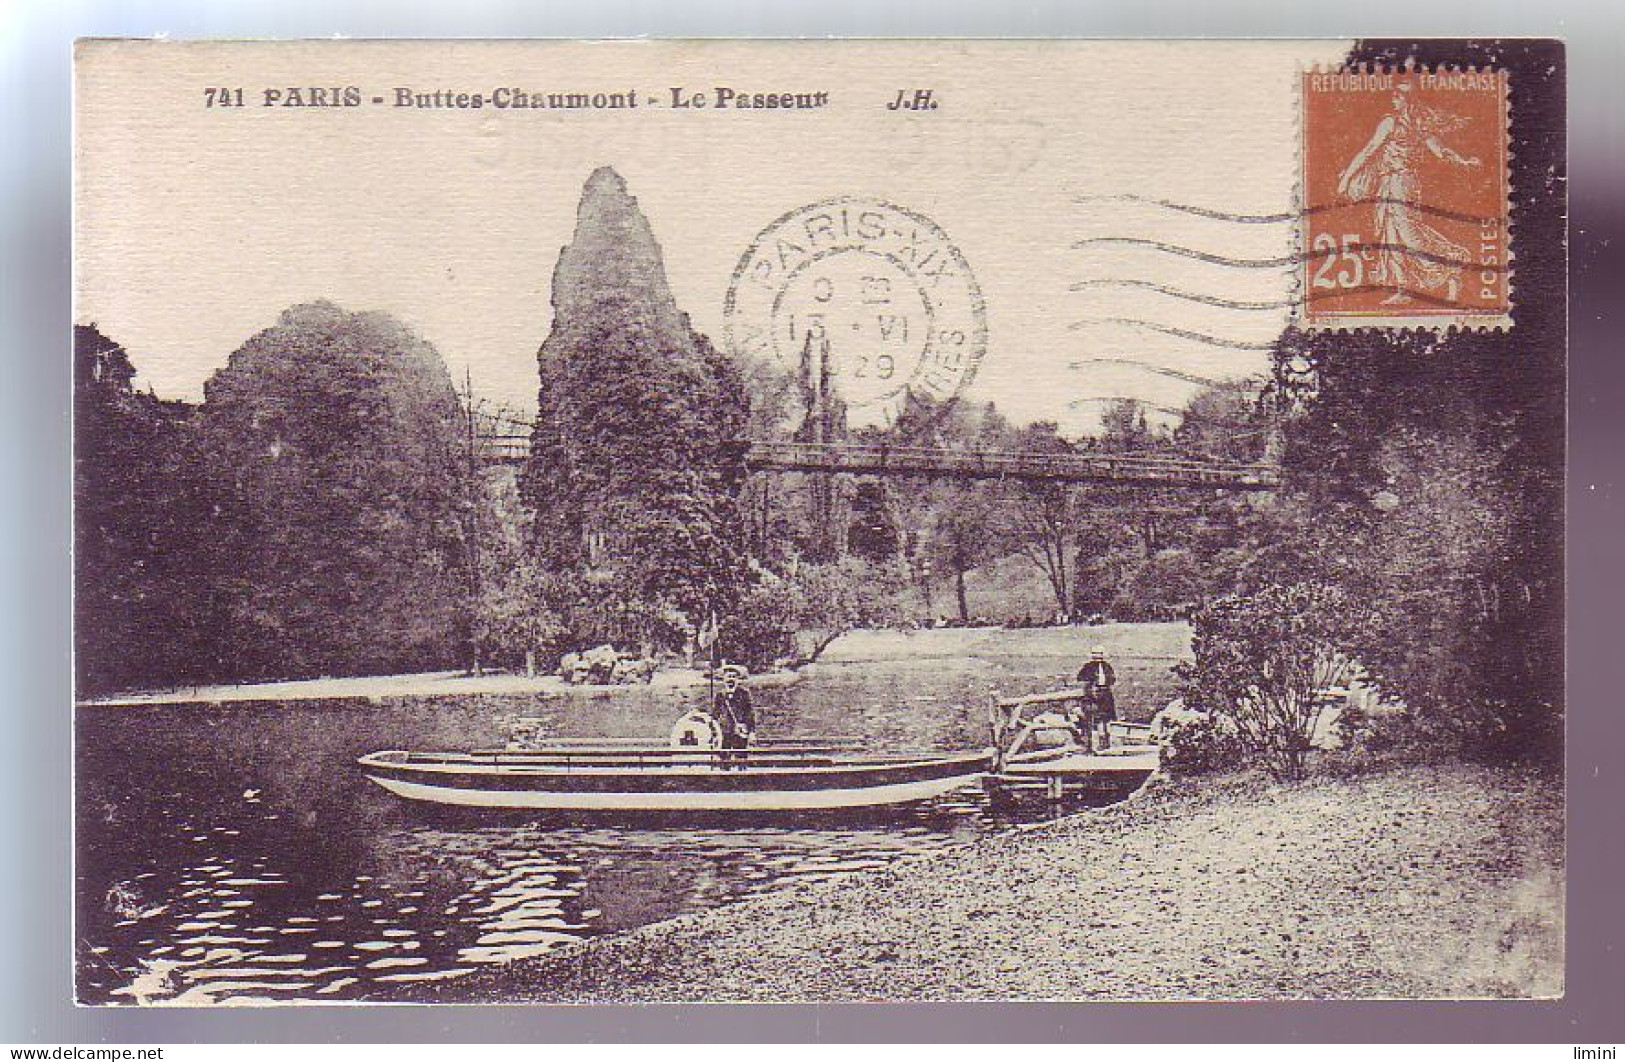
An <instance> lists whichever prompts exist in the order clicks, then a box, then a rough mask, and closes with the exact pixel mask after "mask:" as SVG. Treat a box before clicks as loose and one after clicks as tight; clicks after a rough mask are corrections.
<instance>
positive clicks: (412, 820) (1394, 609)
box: [72, 40, 1567, 1006]
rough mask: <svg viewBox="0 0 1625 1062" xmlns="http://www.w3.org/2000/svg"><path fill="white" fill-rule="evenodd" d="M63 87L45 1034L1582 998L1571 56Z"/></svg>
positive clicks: (417, 76) (264, 72) (129, 69)
mask: <svg viewBox="0 0 1625 1062" xmlns="http://www.w3.org/2000/svg"><path fill="white" fill-rule="evenodd" d="M75 77H76V99H75V134H74V135H75V152H76V155H75V173H76V189H75V195H76V214H75V219H74V225H75V250H74V255H75V260H74V272H75V296H76V304H75V317H74V321H73V336H72V340H73V348H72V349H73V353H72V356H73V358H74V374H75V375H74V432H75V454H74V476H75V479H74V491H75V513H74V546H75V565H76V568H75V574H76V586H75V680H76V689H77V693H76V698H75V701H76V703H75V705H74V709H73V710H74V720H75V735H76V738H75V742H76V757H75V778H74V792H75V800H76V807H75V815H76V823H77V828H76V831H75V837H74V853H73V857H74V874H75V889H76V892H75V911H76V917H75V922H74V929H75V944H74V946H75V956H74V963H75V970H76V991H75V997H76V999H77V1001H78V1002H79V1003H81V1004H84V1005H94V1006H106V1005H115V1006H116V1005H180V1006H208V1005H223V1004H238V1005H240V1004H319V1003H346V1004H357V1003H402V1002H407V1003H413V1002H436V1003H488V1002H503V1003H525V1002H649V1001H715V1002H726V1001H782V1002H790V1001H914V1000H950V1001H952V1000H1067V1001H1084V1000H1184V999H1210V1000H1255V999H1300V998H1311V999H1353V998H1385V999H1394V998H1398V999H1438V998H1551V997H1555V996H1559V995H1561V994H1562V993H1563V989H1564V952H1563V939H1564V935H1563V934H1564V896H1565V877H1564V866H1565V863H1564V840H1563V838H1564V834H1563V820H1564V778H1563V771H1562V745H1563V734H1564V714H1563V713H1564V696H1563V694H1564V689H1563V657H1564V643H1563V607H1562V602H1563V577H1562V574H1563V522H1562V521H1563V505H1562V495H1561V488H1562V482H1563V470H1564V459H1565V455H1564V382H1565V367H1566V366H1565V327H1564V322H1565V314H1566V305H1565V298H1566V232H1565V221H1564V219H1565V216H1566V209H1567V204H1566V184H1565V172H1564V164H1565V146H1564V130H1565V119H1564V92H1565V88H1564V53H1563V48H1562V46H1561V44H1559V43H1557V42H1553V41H1541V40H1512V41H1452V40H1426V41H1414V42H1405V41H1382V42H1369V41H1355V40H1311V41H1302V40H1300V41H1293V40H1272V41H1239V40H1238V41H1135V42H1129V41H1112V42H1104V41H1101V42H1089V41H1030V40H1029V41H971V40H952V41H949V40H942V41H783V40H781V41H728V42H720V41H663V42H652V41H600V42H558V41H554V42H542V41H514V40H506V41H471V40H460V41H284V42H249V41H235V42H228V41H218V42H170V41H150V40H87V41H82V42H80V43H79V45H78V48H77V52H76V57H75Z"/></svg>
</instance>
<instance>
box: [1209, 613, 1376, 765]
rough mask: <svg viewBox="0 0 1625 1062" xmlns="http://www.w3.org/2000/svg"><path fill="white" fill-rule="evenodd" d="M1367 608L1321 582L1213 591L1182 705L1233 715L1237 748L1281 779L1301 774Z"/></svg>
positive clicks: (1346, 670) (1350, 664) (1343, 677)
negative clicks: (1223, 593)
mask: <svg viewBox="0 0 1625 1062" xmlns="http://www.w3.org/2000/svg"><path fill="white" fill-rule="evenodd" d="M1367 619H1368V614H1367V611H1366V610H1365V609H1364V608H1363V607H1362V606H1361V605H1360V604H1359V603H1358V602H1356V601H1355V600H1354V599H1353V598H1352V597H1350V596H1349V595H1348V594H1347V593H1345V592H1344V591H1343V590H1341V589H1339V588H1337V587H1333V586H1328V585H1325V584H1312V583H1297V584H1293V585H1291V586H1279V585H1278V586H1270V587H1266V588H1265V589H1264V590H1261V591H1260V592H1259V593H1257V594H1254V595H1251V596H1241V595H1232V596H1227V597H1222V598H1219V599H1218V600H1216V601H1213V602H1212V603H1210V604H1209V605H1207V606H1206V607H1205V608H1203V609H1202V610H1200V611H1199V612H1197V613H1196V614H1195V615H1194V616H1193V617H1192V619H1191V626H1192V636H1191V648H1192V651H1193V653H1194V655H1195V658H1196V659H1195V663H1194V664H1189V665H1181V666H1180V668H1179V669H1178V670H1179V671H1180V674H1181V677H1182V678H1183V679H1184V689H1183V691H1182V696H1183V700H1184V702H1185V705H1186V706H1187V707H1188V708H1193V709H1195V710H1197V711H1201V712H1207V713H1211V714H1215V715H1218V716H1222V717H1225V718H1227V719H1229V720H1230V721H1231V722H1232V723H1233V724H1234V725H1235V730H1236V735H1237V738H1238V740H1239V742H1240V747H1241V748H1242V749H1243V750H1244V751H1245V753H1246V755H1248V756H1250V757H1252V758H1254V759H1256V760H1257V762H1258V763H1260V764H1261V765H1262V766H1263V767H1264V768H1265V769H1266V770H1268V771H1269V772H1270V773H1271V774H1273V775H1274V776H1276V777H1277V778H1287V779H1290V778H1300V777H1302V776H1303V773H1304V767H1305V762H1306V760H1307V758H1308V755H1309V752H1310V750H1311V748H1312V747H1313V745H1312V743H1311V738H1312V736H1313V732H1314V726H1315V721H1316V719H1317V718H1318V716H1319V713H1320V710H1321V694H1320V691H1322V690H1325V689H1327V688H1329V687H1332V686H1339V685H1342V684H1344V683H1345V682H1346V681H1347V680H1348V677H1349V675H1350V674H1351V671H1352V668H1353V666H1354V665H1353V661H1352V658H1351V656H1350V651H1351V648H1352V646H1353V644H1354V643H1355V642H1357V641H1359V640H1360V637H1361V634H1360V631H1361V627H1362V626H1363V625H1364V623H1365V622H1367Z"/></svg>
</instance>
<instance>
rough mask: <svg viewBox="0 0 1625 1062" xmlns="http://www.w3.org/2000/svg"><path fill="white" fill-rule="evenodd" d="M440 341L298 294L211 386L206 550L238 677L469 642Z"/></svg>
mask: <svg viewBox="0 0 1625 1062" xmlns="http://www.w3.org/2000/svg"><path fill="white" fill-rule="evenodd" d="M460 421H461V416H460V412H459V405H458V400H457V395H456V392H455V390H454V389H453V387H452V383H451V379H450V377H449V375H448V374H447V372H446V369H445V365H444V364H443V363H442V362H441V360H440V355H439V354H438V353H437V352H436V351H435V350H434V348H433V347H431V346H430V345H429V344H427V343H425V342H424V341H423V340H421V339H419V338H418V337H416V336H415V335H413V334H412V333H411V332H410V331H409V330H408V329H407V328H406V327H405V326H404V325H402V324H401V323H400V322H398V321H396V320H394V319H393V318H391V317H389V316H387V315H384V314H379V313H348V312H346V311H344V310H342V309H340V308H339V307H337V306H335V305H333V304H332V303H329V302H318V303H312V304H308V305H303V306H296V307H294V308H292V309H290V310H288V311H286V312H284V313H283V314H282V316H281V319H280V320H279V321H278V323H277V325H276V326H275V327H273V328H270V329H267V330H266V331H264V332H261V333H259V334H258V335H256V336H254V337H253V338H252V339H250V340H249V341H248V342H247V343H245V344H243V346H242V347H240V348H239V349H238V350H237V351H236V352H235V353H233V354H232V355H231V358H230V360H229V362H228V363H227V365H226V366H225V368H223V369H221V370H220V371H218V372H217V373H215V374H214V376H213V377H212V378H211V379H210V380H209V381H208V383H207V385H206V387H205V401H204V405H203V408H202V410H201V412H200V414H199V417H198V433H199V439H200V442H201V453H202V454H203V462H204V473H205V478H206V485H207V489H208V491H209V494H210V498H211V503H212V514H213V515H212V519H211V521H210V523H209V528H208V536H207V541H206V542H205V543H204V545H203V547H202V549H201V550H200V553H201V555H202V556H203V557H204V558H205V561H204V563H205V567H206V569H207V570H209V571H211V572H213V573H215V575H214V578H215V582H214V586H213V587H212V592H211V594H210V598H211V607H210V610H209V612H210V615H211V617H212V619H213V621H214V622H216V623H217V624H218V629H219V632H220V637H221V641H222V645H223V647H224V651H225V659H226V660H229V661H230V663H231V666H232V669H233V671H234V673H235V677H239V678H270V677H283V676H293V675H318V674H353V673H365V672H375V671H392V670H400V669H423V668H426V667H443V666H447V665H449V664H451V663H453V662H455V661H456V660H458V659H459V658H461V657H462V656H463V654H464V653H465V652H466V649H467V646H468V644H469V613H470V601H469V590H470V575H471V571H470V567H469V557H468V553H467V550H466V541H465V533H466V528H467V523H466V512H467V508H468V506H469V505H470V504H471V499H470V497H469V493H468V490H469V483H468V481H467V474H466V472H467V460H466V454H465V453H464V451H463V447H464V446H465V445H466V444H465V442H464V438H463V433H462V430H461V423H460Z"/></svg>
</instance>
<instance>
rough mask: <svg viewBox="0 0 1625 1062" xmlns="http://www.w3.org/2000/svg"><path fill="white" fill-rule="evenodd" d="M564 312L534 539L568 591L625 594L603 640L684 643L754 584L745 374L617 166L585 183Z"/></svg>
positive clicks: (559, 302) (538, 434) (547, 402)
mask: <svg viewBox="0 0 1625 1062" xmlns="http://www.w3.org/2000/svg"><path fill="white" fill-rule="evenodd" d="M553 309H554V319H553V330H552V332H551V334H550V335H549V336H548V338H547V341H546V342H545V343H544V344H543V345H542V348H541V351H540V353H539V355H538V368H539V372H540V378H541V382H540V388H539V391H538V416H537V422H536V430H535V434H534V437H533V447H532V455H531V459H530V461H529V462H528V463H527V465H526V466H525V469H524V471H523V474H522V476H521V480H520V489H521V493H522V496H523V497H524V499H525V502H526V504H527V505H528V506H529V507H530V508H531V509H532V510H533V511H534V512H535V513H536V515H537V519H536V520H535V521H534V523H533V525H532V526H533V533H532V548H533V550H534V553H535V555H536V557H537V559H538V561H539V562H540V563H541V564H542V566H543V567H544V568H546V569H548V570H549V571H552V572H555V573H557V574H559V575H561V576H563V577H564V578H563V580H562V582H563V585H564V586H565V587H566V588H567V589H566V592H567V593H568V594H572V595H579V594H583V593H586V594H588V596H589V597H596V596H597V591H593V592H590V593H589V587H591V588H600V589H602V591H603V593H604V594H605V595H607V596H606V600H608V599H611V598H614V599H620V600H622V601H624V602H625V603H626V607H624V608H617V609H613V610H609V611H607V612H606V611H605V610H603V609H597V610H592V614H593V615H595V616H596V617H598V618H597V620H595V623H594V626H595V628H596V632H595V635H594V636H595V637H601V638H603V640H606V641H610V642H612V643H614V644H617V645H620V646H624V647H629V648H633V647H635V648H638V649H640V650H642V651H645V652H647V651H651V650H654V649H659V648H664V649H676V648H679V647H680V646H681V645H682V644H683V642H684V641H685V640H686V639H687V638H688V637H689V636H691V635H692V634H694V633H695V632H696V631H697V630H698V629H699V628H700V627H701V626H702V625H704V624H705V623H706V622H707V620H708V618H709V617H710V616H711V615H712V614H716V615H718V616H727V615H728V614H729V613H730V612H731V611H732V610H733V609H734V608H735V606H736V604H737V602H738V600H739V595H740V593H741V591H742V589H743V586H744V582H745V576H746V571H747V568H746V564H745V558H744V554H743V539H744V527H743V520H742V516H741V512H740V507H739V500H738V499H739V492H740V487H741V485H742V483H743V479H744V466H743V454H742V451H741V449H740V447H739V446H738V444H737V440H738V438H739V437H740V436H741V435H742V434H743V430H744V427H745V424H746V419H747V417H748V416H749V405H750V404H749V400H748V398H747V396H746V392H745V385H744V380H743V378H742V377H741V375H740V373H739V372H738V370H737V369H736V368H735V366H734V365H733V364H732V362H731V361H730V359H728V358H727V357H726V356H725V355H723V354H722V353H721V352H719V351H718V350H717V349H716V348H715V347H714V346H712V344H711V343H710V342H709V341H708V340H706V339H705V338H704V337H703V336H700V335H699V334H698V333H696V332H695V331H694V330H693V329H692V328H691V327H690V325H689V322H688V318H687V317H686V316H685V315H684V314H682V313H681V312H679V310H678V309H677V305H676V303H675V302H674V301H673V299H672V296H671V291H670V288H669V287H668V285H667V281H666V275H665V267H664V265H663V264H662V262H661V257H660V248H659V245H658V244H657V243H656V242H655V239H654V236H653V234H652V233H651V232H650V230H649V225H648V222H647V221H646V220H645V219H644V217H643V214H642V212H641V211H639V209H638V206H637V201H636V200H635V199H634V198H632V196H630V195H628V194H627V191H626V185H625V182H623V181H622V180H621V178H620V177H619V176H618V175H617V174H615V173H614V171H612V170H609V169H600V170H598V171H597V172H595V173H594V174H593V175H592V177H591V178H590V179H589V180H588V181H587V185H586V188H585V190H584V191H583V193H582V197H581V204H580V209H579V211H578V215H577V224H576V231H575V236H574V239H573V240H572V241H571V243H570V245H569V246H568V247H566V248H565V249H564V252H563V253H562V254H561V255H560V257H559V262H558V267H557V269H556V270H555V272H554V276H553ZM566 604H568V602H553V603H552V606H553V607H554V608H555V609H557V610H559V611H564V608H563V607H562V606H564V605H566ZM634 606H635V607H634ZM575 611H578V612H579V610H575ZM578 633H580V634H581V635H583V636H585V635H586V634H587V632H585V631H582V632H578Z"/></svg>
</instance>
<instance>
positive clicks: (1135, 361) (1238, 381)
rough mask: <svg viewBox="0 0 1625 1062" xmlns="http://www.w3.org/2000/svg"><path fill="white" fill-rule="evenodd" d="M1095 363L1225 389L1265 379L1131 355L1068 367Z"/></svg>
mask: <svg viewBox="0 0 1625 1062" xmlns="http://www.w3.org/2000/svg"><path fill="white" fill-rule="evenodd" d="M1095 365H1127V366H1129V367H1130V368H1135V369H1140V370H1142V371H1144V372H1151V373H1156V374H1157V375H1159V376H1167V377H1171V378H1172V379H1175V380H1183V381H1185V382H1186V383H1193V384H1198V385H1200V386H1202V387H1213V388H1220V389H1225V390H1236V391H1248V390H1253V389H1254V388H1255V387H1256V386H1258V385H1261V384H1262V383H1263V381H1262V380H1260V379H1258V378H1257V377H1256V376H1246V377H1241V378H1234V377H1232V378H1229V379H1220V378H1218V377H1214V376H1202V375H1199V374H1197V373H1193V372H1186V371H1184V370H1183V369H1175V368H1170V367H1169V366H1166V365H1157V364H1155V363H1154V362H1149V361H1144V360H1142V359H1140V358H1136V357H1131V356H1123V357H1115V358H1114V357H1093V358H1076V359H1074V360H1072V361H1070V362H1068V363H1067V366H1066V367H1067V368H1069V369H1083V368H1088V367H1090V366H1095Z"/></svg>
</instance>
